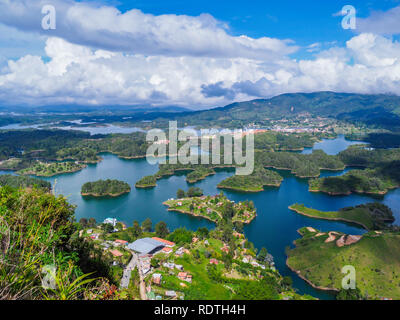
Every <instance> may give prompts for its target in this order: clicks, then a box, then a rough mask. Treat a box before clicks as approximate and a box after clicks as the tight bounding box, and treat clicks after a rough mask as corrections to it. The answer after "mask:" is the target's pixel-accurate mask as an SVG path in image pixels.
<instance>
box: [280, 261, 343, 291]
mask: <svg viewBox="0 0 400 320" xmlns="http://www.w3.org/2000/svg"><path fill="white" fill-rule="evenodd" d="M286 266H287V267H288V268H289V269H290V270H291V271H292V272H294V273H296V275H297V276H298V277H299V278H300V279H302V280H304V281H305V282H306V283H307V284H308V285H310V286H311V287H313V288H314V289H317V290H321V291H325V292H330V293H332V294H336V293H339V292H340V290H338V289H336V288H328V287H321V286H317V285H316V284H314V283H313V282H311V280H309V279H307V278H306V277H305V276H303V275H302V274H301V271H299V270H296V269H294V268H293V267H291V266H290V265H289V258H287V259H286Z"/></svg>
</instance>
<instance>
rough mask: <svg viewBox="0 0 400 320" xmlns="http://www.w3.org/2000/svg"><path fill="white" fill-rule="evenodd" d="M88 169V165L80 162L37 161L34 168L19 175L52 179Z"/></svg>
mask: <svg viewBox="0 0 400 320" xmlns="http://www.w3.org/2000/svg"><path fill="white" fill-rule="evenodd" d="M83 168H86V164H83V163H79V162H71V161H67V162H49V163H45V162H41V161H37V162H36V163H35V164H34V165H33V166H31V167H28V168H25V169H22V170H20V171H18V173H19V174H24V175H34V176H38V177H52V176H55V175H58V174H62V173H72V172H77V171H80V170H82V169H83Z"/></svg>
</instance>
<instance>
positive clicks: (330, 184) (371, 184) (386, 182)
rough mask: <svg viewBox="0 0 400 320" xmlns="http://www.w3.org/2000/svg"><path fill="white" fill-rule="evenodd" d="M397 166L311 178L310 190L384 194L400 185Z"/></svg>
mask: <svg viewBox="0 0 400 320" xmlns="http://www.w3.org/2000/svg"><path fill="white" fill-rule="evenodd" d="M398 170H399V168H397V167H393V168H391V167H385V168H380V169H364V170H351V171H349V172H347V173H346V174H344V175H343V176H340V177H328V178H319V179H312V180H310V181H309V186H310V192H323V193H327V194H329V195H334V196H336V195H350V194H352V193H359V194H372V195H385V194H386V193H388V192H389V191H390V190H392V189H395V188H397V187H398V186H399V185H400V181H398V176H397V175H398V172H399V171H398Z"/></svg>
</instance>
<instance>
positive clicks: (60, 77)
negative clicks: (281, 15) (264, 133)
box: [0, 34, 400, 108]
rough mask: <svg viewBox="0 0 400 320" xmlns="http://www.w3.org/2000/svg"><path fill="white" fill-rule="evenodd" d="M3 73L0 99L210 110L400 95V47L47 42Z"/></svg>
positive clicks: (367, 42)
mask: <svg viewBox="0 0 400 320" xmlns="http://www.w3.org/2000/svg"><path fill="white" fill-rule="evenodd" d="M45 51H46V54H47V56H48V57H49V61H47V62H45V61H43V59H42V58H41V57H39V56H32V55H26V56H24V57H22V58H21V59H19V60H17V61H9V62H8V66H7V70H6V71H5V72H3V73H2V74H0V101H2V102H10V101H13V102H15V103H26V104H56V103H63V104H66V103H77V104H102V105H104V104H141V103H151V104H155V105H171V104H176V105H184V106H189V107H194V108H196V107H205V106H216V105H224V104H227V103H230V102H232V101H238V100H239V101H241V100H248V99H252V98H260V97H269V96H272V95H276V94H280V93H285V92H299V91H304V92H312V91H320V90H332V91H342V92H360V93H386V92H387V93H395V94H400V86H399V84H400V59H399V57H400V44H399V43H398V42H395V41H392V40H390V39H387V38H384V37H382V36H377V35H373V34H361V35H358V36H355V37H353V38H352V39H351V40H349V41H348V42H347V44H346V47H345V48H336V47H334V48H331V49H329V50H325V51H322V52H320V53H318V54H317V55H316V56H315V58H314V59H312V60H300V61H295V60H289V59H287V58H285V57H282V58H281V59H277V60H274V61H268V62H266V61H261V60H254V59H246V58H210V57H192V56H187V57H169V56H160V55H156V56H145V55H140V54H134V55H129V54H124V53H119V52H112V51H106V50H94V49H91V48H88V47H85V46H80V45H76V44H71V43H69V42H67V41H65V40H63V39H60V38H49V39H48V40H47V42H46V48H45Z"/></svg>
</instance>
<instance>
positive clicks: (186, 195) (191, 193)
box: [176, 187, 204, 199]
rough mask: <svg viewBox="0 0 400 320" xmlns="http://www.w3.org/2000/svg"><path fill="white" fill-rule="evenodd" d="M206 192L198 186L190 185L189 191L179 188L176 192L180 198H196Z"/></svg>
mask: <svg viewBox="0 0 400 320" xmlns="http://www.w3.org/2000/svg"><path fill="white" fill-rule="evenodd" d="M203 194H204V192H203V190H202V189H200V188H197V187H190V188H189V190H188V191H187V192H185V191H183V190H182V189H178V191H177V192H176V197H177V198H178V199H182V198H194V197H201V196H202V195H203Z"/></svg>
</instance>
